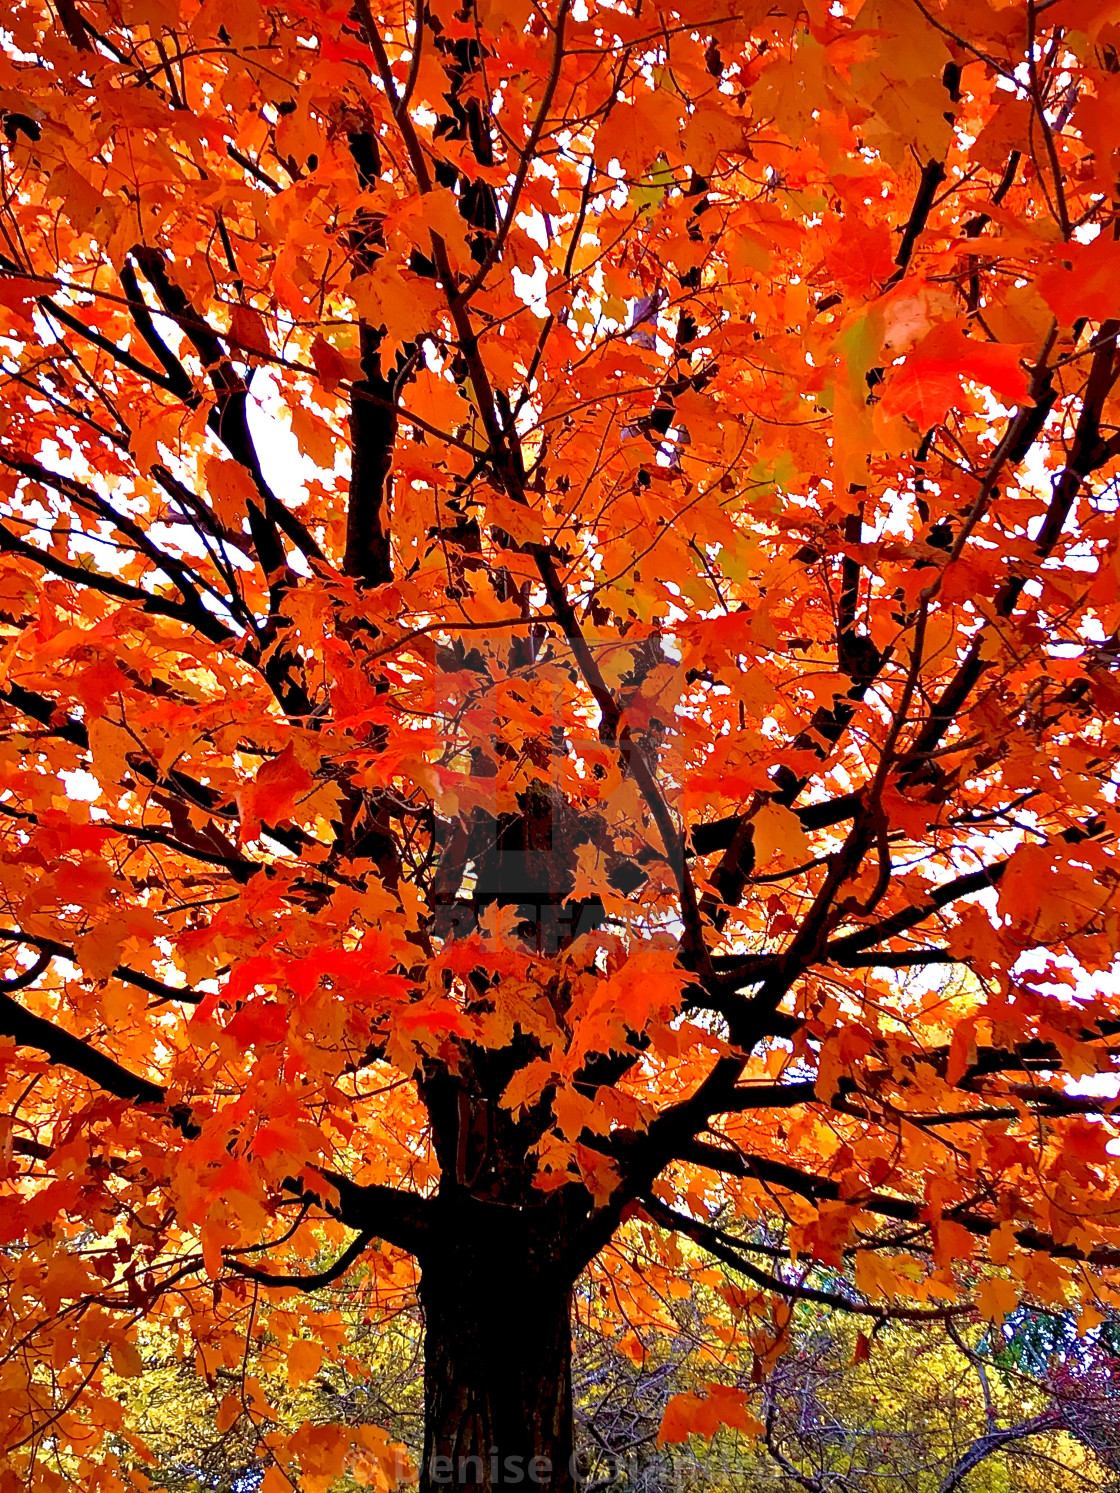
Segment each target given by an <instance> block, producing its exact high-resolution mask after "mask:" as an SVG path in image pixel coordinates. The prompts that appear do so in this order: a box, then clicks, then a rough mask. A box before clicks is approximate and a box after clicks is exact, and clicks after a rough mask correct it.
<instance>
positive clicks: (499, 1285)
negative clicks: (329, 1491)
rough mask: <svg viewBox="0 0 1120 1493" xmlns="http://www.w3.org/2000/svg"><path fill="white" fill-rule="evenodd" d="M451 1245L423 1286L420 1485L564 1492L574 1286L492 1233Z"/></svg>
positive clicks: (568, 1471) (428, 1270)
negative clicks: (552, 1276)
mask: <svg viewBox="0 0 1120 1493" xmlns="http://www.w3.org/2000/svg"><path fill="white" fill-rule="evenodd" d="M503 1211H504V1210H503ZM509 1211H510V1212H511V1213H514V1212H515V1211H520V1210H514V1209H510V1210H509ZM448 1243H449V1246H450V1247H449V1248H448V1249H447V1250H446V1252H445V1257H444V1258H442V1259H440V1260H439V1261H431V1262H430V1263H428V1264H427V1265H426V1266H425V1268H424V1272H423V1277H422V1280H421V1286H420V1300H421V1304H422V1306H423V1309H424V1328H425V1337H424V1399H425V1404H424V1463H423V1467H422V1469H421V1475H420V1493H439V1490H447V1489H450V1488H454V1489H455V1490H457V1493H458V1490H461V1489H462V1490H486V1493H489V1490H490V1489H496V1488H511V1487H516V1486H520V1487H521V1489H522V1493H536V1490H538V1489H542V1490H547V1493H569V1490H571V1489H573V1488H574V1486H575V1479H574V1477H573V1473H572V1466H571V1459H572V1380H571V1317H570V1307H571V1299H570V1292H569V1291H568V1290H567V1289H566V1288H565V1287H563V1286H561V1285H560V1284H559V1283H558V1282H553V1281H549V1280H548V1279H547V1277H546V1275H545V1274H544V1272H542V1271H541V1270H540V1269H539V1267H537V1268H535V1262H534V1261H533V1260H532V1257H531V1255H529V1256H527V1254H526V1252H524V1251H517V1252H514V1251H511V1250H508V1249H504V1248H501V1247H500V1246H499V1247H494V1243H495V1241H494V1236H493V1234H490V1235H489V1239H488V1240H487V1239H476V1240H475V1241H448ZM441 1253H444V1252H443V1251H441Z"/></svg>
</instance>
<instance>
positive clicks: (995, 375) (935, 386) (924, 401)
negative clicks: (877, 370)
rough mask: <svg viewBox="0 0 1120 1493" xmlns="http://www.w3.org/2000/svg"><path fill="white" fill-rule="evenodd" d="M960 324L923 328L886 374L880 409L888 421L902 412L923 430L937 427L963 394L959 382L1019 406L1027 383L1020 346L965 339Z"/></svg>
mask: <svg viewBox="0 0 1120 1493" xmlns="http://www.w3.org/2000/svg"><path fill="white" fill-rule="evenodd" d="M964 326H965V324H964V323H963V322H945V323H942V324H941V325H940V326H936V327H934V328H933V330H932V331H930V332H928V333H927V334H926V335H925V336H924V337H923V338H922V340H921V341H920V342H919V343H918V344H917V346H916V347H914V348H913V349H912V350H911V351H910V352H909V353H907V355H906V362H905V363H904V364H903V366H902V368H901V369H896V370H894V372H892V374H891V376H890V379H889V380H888V382H887V385H886V388H885V391H884V393H883V397H882V400H881V408H882V411H883V414H884V415H885V416H887V418H888V419H890V418H893V417H895V416H897V415H905V416H907V418H908V419H911V420H913V421H915V423H916V424H918V425H920V426H921V427H922V428H923V429H927V428H928V427H929V426H931V425H939V424H940V423H941V422H942V421H943V420H944V419H945V416H946V415H947V414H948V412H949V410H950V409H953V408H955V407H956V406H957V405H959V404H960V403H961V401H962V400H963V398H964V380H965V379H968V380H969V381H970V382H972V383H978V384H985V385H986V386H987V387H988V388H990V389H991V390H992V392H993V393H994V394H996V395H998V396H999V398H1000V399H1002V400H1003V401H1004V402H1005V403H1007V404H1020V403H1022V402H1023V401H1024V400H1025V399H1026V398H1027V397H1028V394H1029V391H1030V382H1029V380H1028V378H1027V375H1026V373H1025V372H1024V371H1023V369H1022V367H1021V366H1020V359H1021V357H1022V355H1023V351H1024V349H1023V348H1022V347H1019V346H1010V347H1009V346H1006V345H1002V344H998V343H991V342H984V341H982V340H981V339H979V338H978V337H968V336H966V335H965V331H964Z"/></svg>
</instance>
